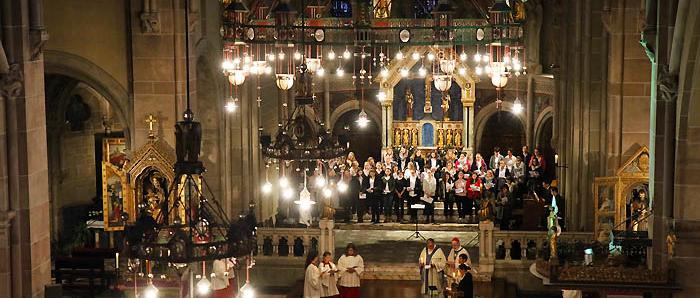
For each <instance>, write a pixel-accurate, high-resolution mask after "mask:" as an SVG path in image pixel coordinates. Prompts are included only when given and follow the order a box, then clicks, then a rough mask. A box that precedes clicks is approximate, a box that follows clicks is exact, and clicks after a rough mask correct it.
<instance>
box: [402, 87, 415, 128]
mask: <svg viewBox="0 0 700 298" xmlns="http://www.w3.org/2000/svg"><path fill="white" fill-rule="evenodd" d="M404 100H406V119H408V120H413V93H412V92H411V88H409V87H406V92H405V93H404Z"/></svg>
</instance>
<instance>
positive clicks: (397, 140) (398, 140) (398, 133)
mask: <svg viewBox="0 0 700 298" xmlns="http://www.w3.org/2000/svg"><path fill="white" fill-rule="evenodd" d="M399 144H401V129H399V128H396V129H394V145H399Z"/></svg>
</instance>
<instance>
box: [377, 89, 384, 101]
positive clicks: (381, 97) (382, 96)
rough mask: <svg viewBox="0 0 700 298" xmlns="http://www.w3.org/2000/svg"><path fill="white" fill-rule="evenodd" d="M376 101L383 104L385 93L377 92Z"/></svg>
mask: <svg viewBox="0 0 700 298" xmlns="http://www.w3.org/2000/svg"><path fill="white" fill-rule="evenodd" d="M377 100H379V102H384V101H385V100H386V92H384V91H379V92H378V93H377Z"/></svg>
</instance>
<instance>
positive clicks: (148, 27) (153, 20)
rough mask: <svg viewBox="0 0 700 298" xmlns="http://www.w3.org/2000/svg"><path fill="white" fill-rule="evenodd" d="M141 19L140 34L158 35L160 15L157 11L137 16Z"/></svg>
mask: <svg viewBox="0 0 700 298" xmlns="http://www.w3.org/2000/svg"><path fill="white" fill-rule="evenodd" d="M139 18H140V19H141V32H142V33H160V13H159V12H157V11H153V12H142V13H141V15H140V16H139Z"/></svg>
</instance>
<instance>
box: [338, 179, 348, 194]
mask: <svg viewBox="0 0 700 298" xmlns="http://www.w3.org/2000/svg"><path fill="white" fill-rule="evenodd" d="M337 187H338V192H340V193H344V192H346V191H347V190H348V184H347V183H345V181H343V180H340V181H338V184H337Z"/></svg>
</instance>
